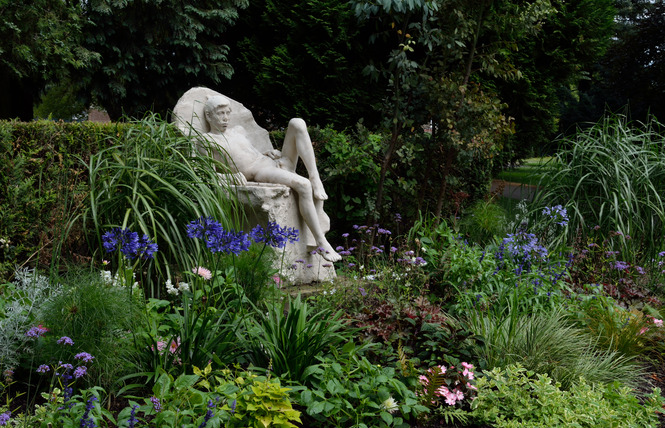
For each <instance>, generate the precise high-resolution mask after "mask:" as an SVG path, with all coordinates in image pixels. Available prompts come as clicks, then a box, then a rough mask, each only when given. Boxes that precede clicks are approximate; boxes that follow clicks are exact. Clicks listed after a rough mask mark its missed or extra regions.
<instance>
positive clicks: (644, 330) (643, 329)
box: [637, 327, 649, 334]
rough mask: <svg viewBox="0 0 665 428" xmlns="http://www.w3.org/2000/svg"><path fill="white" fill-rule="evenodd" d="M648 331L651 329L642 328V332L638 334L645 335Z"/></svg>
mask: <svg viewBox="0 0 665 428" xmlns="http://www.w3.org/2000/svg"><path fill="white" fill-rule="evenodd" d="M647 330H649V327H642V329H641V330H640V332H639V333H637V334H644V333H646V332H647Z"/></svg>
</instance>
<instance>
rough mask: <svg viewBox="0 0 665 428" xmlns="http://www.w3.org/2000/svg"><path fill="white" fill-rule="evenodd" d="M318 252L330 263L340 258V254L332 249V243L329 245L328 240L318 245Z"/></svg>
mask: <svg viewBox="0 0 665 428" xmlns="http://www.w3.org/2000/svg"><path fill="white" fill-rule="evenodd" d="M318 253H319V254H321V256H322V257H323V258H324V259H326V260H327V261H329V262H332V263H334V262H338V261H340V260H342V256H340V255H339V254H338V253H337V251H335V250H334V249H333V247H332V245H330V243H329V242H328V241H326V242H325V243H324V244H323V245H319V250H318Z"/></svg>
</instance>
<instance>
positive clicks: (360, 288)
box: [358, 287, 367, 297]
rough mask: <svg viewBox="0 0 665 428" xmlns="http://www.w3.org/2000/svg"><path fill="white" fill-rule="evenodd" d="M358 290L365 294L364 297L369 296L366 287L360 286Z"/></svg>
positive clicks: (362, 294)
mask: <svg viewBox="0 0 665 428" xmlns="http://www.w3.org/2000/svg"><path fill="white" fill-rule="evenodd" d="M358 291H359V292H360V295H361V296H363V297H365V296H367V291H365V289H364V288H362V287H358Z"/></svg>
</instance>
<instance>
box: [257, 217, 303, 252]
mask: <svg viewBox="0 0 665 428" xmlns="http://www.w3.org/2000/svg"><path fill="white" fill-rule="evenodd" d="M249 235H250V237H251V238H252V240H253V241H254V242H256V243H260V242H264V243H265V244H266V245H270V246H271V247H273V248H284V247H285V246H286V244H287V243H291V244H292V243H294V242H297V241H298V229H296V228H293V227H281V226H280V225H278V224H277V223H276V222H274V221H269V222H268V226H267V227H266V228H263V227H262V226H260V225H257V226H256V227H255V228H254V229H252V231H251V232H250V233H249Z"/></svg>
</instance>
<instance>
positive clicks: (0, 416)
mask: <svg viewBox="0 0 665 428" xmlns="http://www.w3.org/2000/svg"><path fill="white" fill-rule="evenodd" d="M11 418H12V412H5V413H0V426H5V425H7V422H9V420H10V419H11Z"/></svg>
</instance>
